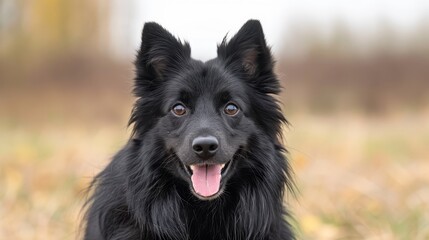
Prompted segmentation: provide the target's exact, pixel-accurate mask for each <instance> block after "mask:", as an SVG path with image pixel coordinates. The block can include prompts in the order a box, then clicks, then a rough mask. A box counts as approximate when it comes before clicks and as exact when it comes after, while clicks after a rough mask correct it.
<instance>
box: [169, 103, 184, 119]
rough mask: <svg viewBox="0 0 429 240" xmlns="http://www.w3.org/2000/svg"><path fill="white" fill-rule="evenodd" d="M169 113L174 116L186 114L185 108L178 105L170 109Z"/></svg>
mask: <svg viewBox="0 0 429 240" xmlns="http://www.w3.org/2000/svg"><path fill="white" fill-rule="evenodd" d="M171 111H172V112H173V113H174V115H176V116H183V115H185V113H186V108H185V106H183V105H182V104H180V103H178V104H176V105H174V107H173V108H172V109H171Z"/></svg>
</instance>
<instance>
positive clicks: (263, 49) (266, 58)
mask: <svg viewBox="0 0 429 240" xmlns="http://www.w3.org/2000/svg"><path fill="white" fill-rule="evenodd" d="M217 53H218V57H219V58H221V59H223V60H224V61H226V65H227V67H228V68H232V70H233V71H241V72H243V73H245V74H246V75H247V76H249V77H257V76H258V75H259V74H260V73H261V72H263V71H266V70H268V71H270V70H272V67H273V61H272V57H271V52H270V49H269V48H268V46H267V44H266V42H265V36H264V32H263V30H262V26H261V23H260V22H259V21H258V20H249V21H247V22H246V23H245V24H244V25H243V26H242V27H241V29H240V30H239V31H238V33H237V34H235V35H234V36H233V37H232V38H231V40H229V42H227V40H226V37H225V38H224V39H223V41H222V43H221V44H220V45H219V46H218V50H217Z"/></svg>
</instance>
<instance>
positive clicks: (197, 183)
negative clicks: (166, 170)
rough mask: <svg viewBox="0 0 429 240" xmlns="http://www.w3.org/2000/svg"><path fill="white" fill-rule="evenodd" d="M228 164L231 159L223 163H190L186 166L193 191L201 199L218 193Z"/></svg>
mask: <svg viewBox="0 0 429 240" xmlns="http://www.w3.org/2000/svg"><path fill="white" fill-rule="evenodd" d="M230 165H231V161H228V162H227V163H224V164H192V165H189V166H186V170H187V172H188V174H189V175H190V176H191V182H192V187H193V190H194V191H195V193H196V194H197V195H198V196H199V197H201V198H203V199H209V198H210V197H213V196H214V195H216V194H217V193H219V192H220V190H221V189H220V188H221V180H222V177H223V176H225V174H226V173H227V172H228V169H229V166H230Z"/></svg>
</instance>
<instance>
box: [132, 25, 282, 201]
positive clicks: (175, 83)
mask: <svg viewBox="0 0 429 240" xmlns="http://www.w3.org/2000/svg"><path fill="white" fill-rule="evenodd" d="M190 55H191V50H190V47H189V44H188V43H183V42H181V41H180V40H178V39H177V38H175V37H174V36H173V35H172V34H171V33H169V32H168V31H166V30H165V29H164V28H162V27H161V26H160V25H158V24H156V23H146V24H145V26H144V29H143V34H142V44H141V48H140V50H139V52H138V55H137V60H136V62H135V65H136V79H135V94H136V96H137V97H138V100H137V102H136V104H135V108H134V111H133V115H132V118H131V122H132V123H134V131H135V136H136V137H139V136H140V137H144V136H145V135H146V134H148V133H150V134H155V136H157V137H158V138H160V139H162V142H163V144H164V145H165V149H166V150H167V152H168V155H169V156H170V157H168V161H167V160H166V162H167V163H166V164H163V166H165V167H166V168H167V169H168V170H169V171H171V173H172V174H173V175H175V176H177V177H179V178H181V179H183V180H185V181H186V182H188V183H189V186H190V189H191V191H192V192H193V193H194V194H195V195H196V196H197V197H198V198H200V199H203V200H207V199H213V198H215V197H217V196H219V195H220V194H221V193H222V192H223V189H224V187H225V184H226V182H227V181H228V179H230V178H231V176H234V174H236V171H238V170H237V169H238V168H237V167H236V165H237V164H240V163H239V161H237V159H239V158H240V156H241V155H243V153H245V152H246V151H248V150H249V148H251V145H249V139H250V137H251V136H252V135H255V134H264V135H266V136H267V137H268V138H267V139H273V140H274V139H277V138H276V134H277V133H278V131H279V128H280V124H281V122H282V121H284V118H283V115H282V114H281V112H280V109H279V106H278V105H277V103H276V101H275V100H274V98H273V97H272V96H271V94H276V93H278V91H279V83H278V80H277V78H276V77H275V75H274V74H273V61H272V57H271V53H270V50H269V48H268V47H267V45H266V43H265V38H264V34H263V31H262V27H261V24H260V23H259V21H256V20H250V21H248V22H247V23H246V24H244V26H243V27H242V28H241V29H240V30H239V32H238V33H237V34H236V35H235V36H233V37H232V38H231V39H230V40H229V41H227V40H226V39H224V40H223V42H222V43H221V44H220V45H219V46H218V56H217V58H215V59H212V60H210V61H207V62H205V63H204V62H201V61H197V60H194V59H192V58H191V56H190Z"/></svg>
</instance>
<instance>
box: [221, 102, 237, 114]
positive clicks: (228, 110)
mask: <svg viewBox="0 0 429 240" xmlns="http://www.w3.org/2000/svg"><path fill="white" fill-rule="evenodd" d="M238 110H239V109H238V107H237V105H235V104H233V103H228V104H227V105H226V106H225V109H224V110H223V111H224V112H225V114H227V115H230V116H234V115H235V114H237V113H238Z"/></svg>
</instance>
